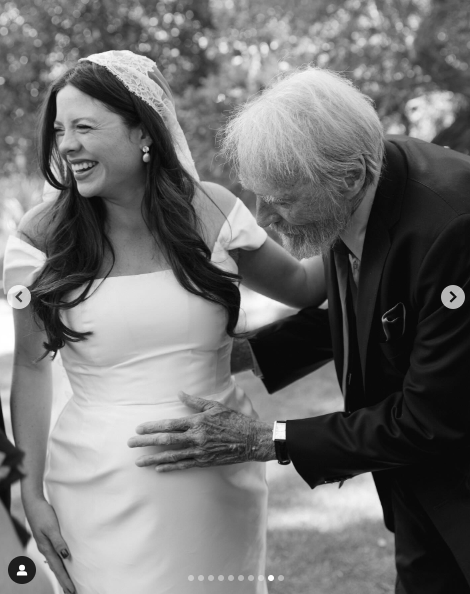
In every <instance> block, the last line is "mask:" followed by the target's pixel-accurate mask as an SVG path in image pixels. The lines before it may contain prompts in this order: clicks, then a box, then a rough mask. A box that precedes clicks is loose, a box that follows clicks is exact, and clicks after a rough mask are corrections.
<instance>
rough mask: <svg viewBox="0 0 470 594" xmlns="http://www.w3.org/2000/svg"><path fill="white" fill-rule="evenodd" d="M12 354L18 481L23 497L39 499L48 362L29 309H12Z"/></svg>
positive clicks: (46, 419)
mask: <svg viewBox="0 0 470 594" xmlns="http://www.w3.org/2000/svg"><path fill="white" fill-rule="evenodd" d="M13 319H14V322H15V350H14V358H13V378H12V387H11V420H12V426H13V435H14V437H15V443H16V445H17V446H18V447H19V448H20V449H22V450H23V451H24V453H25V457H24V460H23V467H24V471H25V473H26V476H25V477H24V478H23V479H22V480H21V491H22V495H23V497H25V496H28V495H33V496H36V497H37V496H39V497H43V496H44V492H43V477H44V465H45V458H46V448H47V439H48V434H49V424H50V416H51V407H52V375H51V362H50V359H49V358H48V357H46V358H45V359H43V360H42V361H39V362H37V363H35V360H36V359H37V358H38V357H40V356H41V355H42V354H43V353H44V347H43V342H44V341H45V340H46V333H45V332H44V331H43V330H42V329H41V328H39V327H38V325H37V324H36V322H35V320H34V318H33V315H32V313H31V307H29V306H28V307H26V308H24V309H14V310H13Z"/></svg>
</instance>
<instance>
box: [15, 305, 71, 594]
mask: <svg viewBox="0 0 470 594" xmlns="http://www.w3.org/2000/svg"><path fill="white" fill-rule="evenodd" d="M13 312H14V313H13V316H14V322H15V351H14V359H13V379H12V388H11V420H12V426H13V435H14V437H15V442H16V445H17V446H18V447H19V448H20V449H22V450H23V451H24V453H25V457H24V459H23V469H24V472H25V475H26V476H25V477H24V478H23V479H21V497H22V500H23V506H24V509H25V513H26V517H27V518H28V522H29V524H30V526H31V530H32V532H33V536H34V538H35V540H36V543H37V545H38V549H39V551H40V552H41V553H42V554H43V555H44V556H45V557H46V559H47V562H48V563H49V567H50V568H51V569H52V571H53V572H54V573H55V575H56V577H57V579H58V580H59V582H60V584H61V586H62V588H63V589H64V590H65V591H67V592H70V593H73V592H75V588H74V585H73V583H72V581H71V580H70V577H69V575H68V573H67V570H66V569H65V566H64V564H63V561H62V558H63V559H66V558H67V557H69V556H70V552H69V548H68V546H67V543H66V542H65V540H64V539H63V537H62V535H61V533H60V527H59V523H58V521H57V516H56V514H55V512H54V509H53V508H52V506H51V505H50V504H49V503H48V502H47V500H46V498H45V495H44V489H43V480H44V467H45V460H46V451H47V441H48V436H49V425H50V417H51V407H52V370H51V361H50V358H49V357H46V358H44V359H43V360H42V361H38V362H35V360H36V359H38V357H40V356H41V355H42V354H43V353H44V346H43V343H44V341H45V340H46V333H45V331H44V330H43V329H42V328H40V327H39V326H38V325H37V324H36V322H35V320H34V317H33V315H32V312H31V307H26V308H24V309H20V310H13ZM61 557H62V558H61Z"/></svg>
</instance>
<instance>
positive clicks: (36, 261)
mask: <svg viewBox="0 0 470 594" xmlns="http://www.w3.org/2000/svg"><path fill="white" fill-rule="evenodd" d="M45 262H46V254H45V253H44V252H41V250H38V249H37V248H35V247H33V246H32V245H31V244H29V243H27V242H26V241H23V240H22V239H20V238H19V237H16V236H14V235H10V237H9V238H8V241H7V245H6V248H5V257H4V262H3V291H4V293H8V291H9V290H10V289H11V287H14V286H15V285H23V286H25V287H29V286H30V285H32V284H33V282H34V281H35V280H36V278H37V276H38V275H39V273H40V272H41V270H42V268H43V266H44V263H45Z"/></svg>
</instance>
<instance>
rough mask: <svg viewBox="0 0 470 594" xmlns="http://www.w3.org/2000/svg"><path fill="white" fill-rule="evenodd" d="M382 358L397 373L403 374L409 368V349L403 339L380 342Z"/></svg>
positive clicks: (407, 343) (406, 341)
mask: <svg viewBox="0 0 470 594" xmlns="http://www.w3.org/2000/svg"><path fill="white" fill-rule="evenodd" d="M379 348H380V350H381V352H382V356H383V357H384V358H385V359H386V360H387V361H388V362H389V363H390V364H391V365H392V366H393V367H394V368H395V369H397V370H398V371H400V372H401V373H405V372H406V370H407V369H408V367H409V366H410V355H411V349H410V344H409V341H408V340H406V339H405V337H403V336H402V337H401V338H399V339H398V340H393V341H389V342H380V343H379Z"/></svg>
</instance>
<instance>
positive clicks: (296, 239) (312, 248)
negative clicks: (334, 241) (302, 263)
mask: <svg viewBox="0 0 470 594" xmlns="http://www.w3.org/2000/svg"><path fill="white" fill-rule="evenodd" d="M279 236H280V238H281V241H282V246H283V247H284V248H285V249H286V250H287V251H288V252H289V253H290V254H292V256H294V257H295V258H297V260H302V259H303V258H312V257H313V256H320V255H321V254H322V253H323V252H324V251H325V249H324V248H323V246H322V245H319V244H313V243H311V242H309V241H306V240H305V238H304V237H303V236H302V235H285V234H284V233H279Z"/></svg>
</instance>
